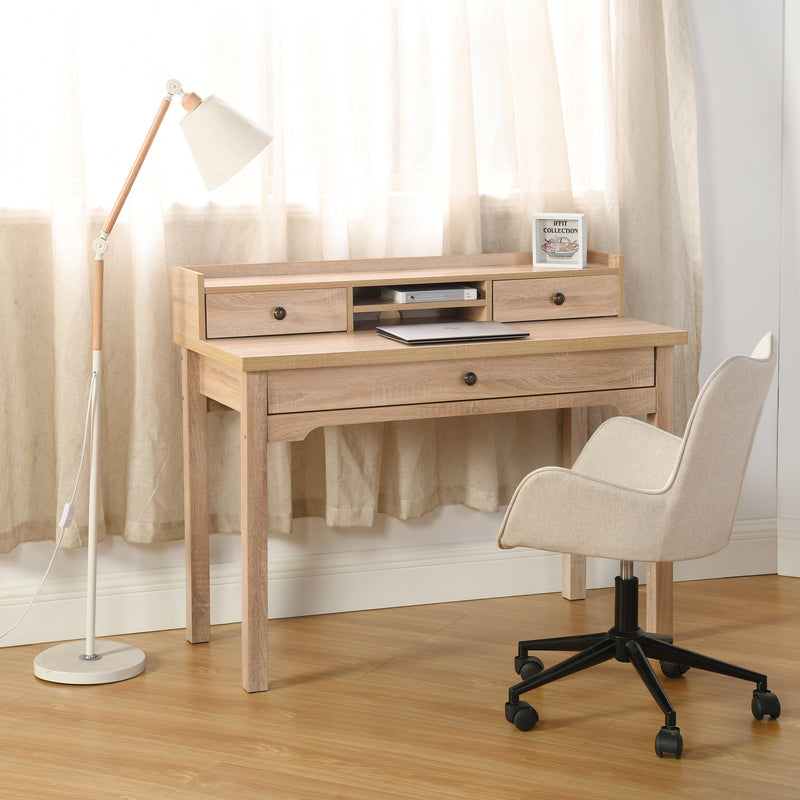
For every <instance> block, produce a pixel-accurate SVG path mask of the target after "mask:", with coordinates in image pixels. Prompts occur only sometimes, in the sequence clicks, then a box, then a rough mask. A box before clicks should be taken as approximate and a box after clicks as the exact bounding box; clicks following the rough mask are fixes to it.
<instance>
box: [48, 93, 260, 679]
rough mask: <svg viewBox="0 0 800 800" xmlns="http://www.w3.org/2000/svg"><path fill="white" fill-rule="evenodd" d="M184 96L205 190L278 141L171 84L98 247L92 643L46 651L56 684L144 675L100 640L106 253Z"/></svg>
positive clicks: (139, 664) (130, 652)
mask: <svg viewBox="0 0 800 800" xmlns="http://www.w3.org/2000/svg"><path fill="white" fill-rule="evenodd" d="M176 94H177V95H180V96H181V97H182V98H183V99H182V101H181V104H182V105H183V107H184V108H185V109H186V111H188V112H189V113H188V114H187V115H186V117H184V119H183V120H181V128H182V129H183V132H184V135H185V136H186V139H187V142H188V144H189V148H190V149H191V151H192V155H193V156H194V159H195V162H196V163H197V167H198V169H199V170H200V174H201V175H202V177H203V180H204V182H205V184H206V187H207V188H208V189H209V190H210V189H214V188H216V187H217V186H220V185H221V184H222V183H224V182H225V181H227V180H228V179H229V178H231V177H232V176H233V175H235V174H236V173H237V172H238V171H239V170H240V169H241V168H242V167H243V166H244V165H245V164H247V163H248V162H249V161H251V160H252V159H253V158H255V156H256V155H258V153H260V152H261V151H262V150H263V149H264V148H265V147H266V146H267V145H268V144H269V143H270V141H272V137H271V136H270V135H269V134H268V133H266V132H265V131H263V130H261V128H259V127H258V126H257V125H255V124H254V123H253V122H251V121H250V120H248V119H246V118H245V117H243V116H241V115H240V114H239V113H238V112H236V111H234V109H232V108H231V107H230V106H228V105H226V104H225V103H223V102H222V101H221V100H219V99H217V98H216V97H214V95H211V96H209V97H208V98H206V100H204V101H203V100H201V99H200V97H198V96H197V95H196V94H194V93H190V94H186V93H185V92H184V91H183V89H182V88H181V84H180V82H179V81H176V80H171V81H169V82H168V83H167V96H166V97H165V98H164V99H163V100H162V101H161V105H160V106H159V109H158V112H157V113H156V116H155V119H154V120H153V124H152V125H151V126H150V130H149V131H148V132H147V136H146V138H145V140H144V143H143V144H142V147H141V149H140V150H139V154H138V156H137V157H136V161H135V162H134V164H133V167H132V168H131V171H130V173H129V174H128V177H127V179H126V180H125V184H124V185H123V187H122V191H120V193H119V196H118V197H117V201H116V203H114V207H113V208H112V209H111V212H110V214H109V215H108V218H107V219H106V222H105V225H104V226H103V230H102V231H101V233H100V236H99V237H98V238H97V239H96V240H95V242H94V244H93V248H94V252H95V261H94V265H95V269H94V322H93V330H92V381H91V389H90V399H89V403H90V408H91V421H92V427H91V436H92V447H91V455H90V471H89V534H88V567H87V578H86V640H85V642H84V643H81V642H67V643H65V644H60V645H56V646H55V647H51V648H48V649H47V650H45V651H44V652H42V653H40V654H39V655H38V656H37V657H36V658H35V659H34V662H33V671H34V674H35V675H36V677H38V678H42V679H43V680H47V681H52V682H54V683H69V684H99V683H113V682H114V681H123V680H127V679H128V678H133V677H134V676H136V675H138V674H139V673H141V672H142V670H144V666H145V654H144V653H143V652H142V651H141V650H140V649H139V648H138V647H133V646H131V645H127V644H120V643H118V642H109V641H100V642H98V641H96V640H95V612H96V606H97V522H98V513H99V497H100V494H99V478H100V455H99V450H100V408H101V402H100V398H101V388H102V366H103V268H104V257H105V253H106V251H107V250H108V237H109V235H110V234H111V231H112V230H113V228H114V225H115V223H116V221H117V217H119V214H120V211H121V210H122V206H123V205H124V204H125V201H126V200H127V198H128V194H129V193H130V191H131V188H132V187H133V183H134V181H135V180H136V177H137V175H138V174H139V170H140V169H141V167H142V164H143V163H144V160H145V158H146V156H147V153H148V151H149V150H150V146H151V145H152V144H153V140H154V139H155V137H156V134H157V133H158V129H159V128H160V127H161V122H162V121H163V119H164V116H165V115H166V113H167V111H168V110H169V107H170V103H171V102H172V98H173V97H174V96H175V95H176Z"/></svg>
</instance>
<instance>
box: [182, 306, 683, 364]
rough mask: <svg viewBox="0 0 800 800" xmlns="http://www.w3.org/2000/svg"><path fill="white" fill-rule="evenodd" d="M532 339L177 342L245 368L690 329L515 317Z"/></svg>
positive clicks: (336, 336) (605, 346) (557, 348)
mask: <svg viewBox="0 0 800 800" xmlns="http://www.w3.org/2000/svg"><path fill="white" fill-rule="evenodd" d="M514 326H515V327H518V328H522V329H524V330H527V331H529V332H530V337H529V338H527V339H518V340H514V341H499V342H498V341H495V342H461V343H443V344H431V345H406V344H402V343H401V342H395V341H392V340H391V339H387V338H386V337H384V336H381V335H380V334H378V333H376V332H375V330H374V329H369V330H357V331H354V332H351V333H347V332H336V333H307V334H292V335H281V336H256V337H249V338H239V339H216V340H214V341H201V340H198V339H193V338H190V337H187V336H184V335H182V334H179V333H176V335H175V341H176V343H177V344H179V345H181V346H183V347H186V348H188V349H189V350H193V351H195V352H197V353H199V354H201V355H204V356H206V357H208V358H211V359H213V360H214V361H219V362H221V363H224V364H227V365H229V366H231V367H234V368H236V369H238V370H241V371H243V372H253V371H255V372H259V371H265V370H275V369H310V368H314V367H332V366H347V365H354V364H392V363H398V364H399V363H410V362H418V361H444V360H447V359H453V358H479V357H481V358H482V357H493V356H513V355H533V354H537V353H569V352H585V351H592V350H616V349H621V348H633V347H658V346H667V345H680V344H686V343H687V341H688V335H687V332H686V331H683V330H680V329H678V328H670V327H668V326H666V325H659V324H657V323H654V322H646V321H644V320H639V319H634V318H631V317H596V318H591V319H568V320H546V321H540V322H515V323H514Z"/></svg>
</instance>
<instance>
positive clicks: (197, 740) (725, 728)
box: [0, 576, 800, 800]
mask: <svg viewBox="0 0 800 800" xmlns="http://www.w3.org/2000/svg"><path fill="white" fill-rule="evenodd" d="M675 594H676V615H675V620H676V630H677V631H678V632H679V635H678V636H677V637H676V641H677V642H678V643H679V644H681V645H683V646H686V647H690V648H694V649H699V650H702V651H704V652H706V653H708V654H709V655H714V656H716V657H719V658H722V659H725V660H729V661H736V662H739V663H744V664H745V665H746V666H749V667H751V668H753V669H757V670H761V671H764V672H766V673H767V674H768V675H769V684H770V688H771V689H772V690H773V691H775V692H776V693H777V694H778V695H779V697H780V699H781V703H782V706H783V714H782V716H781V718H780V719H779V720H777V721H766V720H765V721H762V722H757V721H756V720H754V719H753V717H752V715H751V712H750V697H751V685H750V684H746V683H744V682H740V681H737V680H735V679H732V678H726V677H721V676H714V675H708V674H705V673H700V672H697V671H695V670H692V671H690V672H689V674H688V675H686V676H685V677H683V678H680V679H677V680H672V681H666V679H665V682H666V683H667V691H668V693H669V694H670V697H671V699H672V701H673V703H674V705H675V706H676V708H677V711H678V724H679V725H680V727H681V730H682V733H683V737H684V742H685V749H684V756H683V758H682V759H681V760H680V761H676V760H674V759H668V758H664V759H659V758H657V757H656V755H655V753H654V750H653V741H654V738H655V734H656V732H657V731H658V729H659V728H660V726H661V725H662V724H663V716H662V714H661V713H660V711H659V710H658V708H657V707H656V705H655V703H654V702H653V701H652V699H651V698H650V695H649V694H648V693H647V691H646V690H645V688H644V687H643V686H642V685H641V683H640V682H639V679H638V677H637V676H636V675H635V673H634V671H633V669H632V668H631V666H630V665H627V664H619V663H617V662H615V661H612V662H610V663H607V664H603V665H601V666H598V667H595V668H593V669H591V670H589V671H586V672H584V673H582V674H581V675H578V676H573V677H572V678H569V679H567V680H564V681H561V682H556V683H553V684H550V685H548V686H545V687H541V688H540V689H538V690H536V691H535V692H533V693H531V694H530V695H528V696H527V699H529V700H531V701H532V703H533V705H535V707H536V708H537V710H538V711H539V714H540V717H541V719H540V722H539V724H538V725H537V726H536V728H534V730H532V731H530V732H528V733H522V732H520V731H518V730H516V728H514V727H513V726H512V725H509V724H508V723H507V722H506V721H505V719H504V713H503V708H504V703H505V700H506V697H507V689H508V686H509V685H510V684H511V683H515V682H516V680H517V679H516V676H515V675H514V672H513V657H514V655H515V651H516V641H517V640H518V639H520V638H527V637H533V636H549V635H561V634H564V633H568V632H575V633H578V632H590V631H595V630H604V629H607V628H608V627H610V624H611V615H612V601H613V595H612V592H611V590H606V589H603V590H596V591H592V592H590V593H589V599H588V600H587V601H586V602H576V603H569V602H567V601H565V600H562V599H561V598H560V597H559V596H557V595H535V596H531V597H518V598H506V599H498V600H480V601H471V602H464V603H450V604H444V605H434V606H423V607H415V608H400V609H388V610H379V611H366V612H359V613H353V614H339V615H331V616H321V617H308V618H301V619H288V620H276V621H274V623H273V624H272V627H271V629H270V645H271V653H270V667H271V671H272V688H271V690H270V691H269V692H267V693H263V694H256V695H247V694H246V693H244V692H243V691H242V690H241V689H240V688H239V641H240V640H239V626H238V625H229V626H224V627H218V628H215V629H214V631H213V641H212V643H211V644H210V645H209V644H207V645H189V644H187V643H186V642H185V641H184V635H183V632H182V631H166V632H160V633H152V634H140V635H137V636H127V637H116V639H117V640H119V641H122V640H124V641H129V642H131V643H135V644H136V645H137V646H139V647H141V648H142V649H143V650H144V651H145V652H146V653H147V657H148V662H147V670H146V672H145V673H144V674H143V675H141V676H139V677H137V678H134V679H132V680H129V681H126V682H123V683H118V684H111V685H107V686H94V687H73V686H60V685H56V684H49V683H46V682H43V681H39V680H38V679H37V678H35V677H34V676H33V669H32V660H33V657H34V656H35V655H36V653H38V652H39V651H40V650H42V649H43V647H42V646H28V647H17V648H7V649H5V650H0V664H2V678H3V680H2V685H0V715H1V716H0V719H2V723H1V724H0V740H1V742H2V743H1V744H0V798H14V800H20V798H34V799H35V798H67V797H68V798H79V797H85V798H98V799H99V800H122V798H125V799H126V800H154V798H192V799H193V800H212V798H213V800H225V799H226V798H235V799H236V800H249V799H250V798H258V800H263V799H264V798H266V800H323V798H324V799H325V800H334V798H337V799H341V800H367V799H368V800H399V799H400V798H404V799H408V800H411V799H412V798H413V800H417V799H419V800H455V799H456V798H458V800H465V799H466V800H473V799H474V800H523V799H525V800H530V799H531V798H537V800H571V799H572V798H576V799H577V798H580V800H601V798H602V799H603V800H606V799H609V800H610V799H611V798H614V799H616V798H637V800H642V798H645V799H647V798H655V797H658V798H704V800H707V799H708V798H725V799H726V800H728V798H737V799H738V798H758V799H759V800H770V799H771V798H797V797H800V637H799V636H798V629H800V580H797V579H792V578H778V577H776V576H763V577H750V578H732V579H725V580H715V581H700V582H692V583H680V584H677V586H676V592H675ZM545 660H546V663H552V660H553V654H549V655H548V654H545ZM534 695H535V699H534V697H533V696H534Z"/></svg>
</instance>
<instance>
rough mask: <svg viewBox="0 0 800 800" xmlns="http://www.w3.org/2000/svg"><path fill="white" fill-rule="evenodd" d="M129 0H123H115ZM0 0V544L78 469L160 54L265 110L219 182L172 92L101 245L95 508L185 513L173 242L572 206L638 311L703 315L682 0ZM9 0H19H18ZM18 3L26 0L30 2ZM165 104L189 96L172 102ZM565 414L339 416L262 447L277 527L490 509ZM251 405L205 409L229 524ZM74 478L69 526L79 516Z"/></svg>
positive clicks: (394, 250)
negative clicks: (236, 165)
mask: <svg viewBox="0 0 800 800" xmlns="http://www.w3.org/2000/svg"><path fill="white" fill-rule="evenodd" d="M126 5H128V4H126ZM14 6H15V8H14V9H13V10H11V11H9V10H8V9H6V8H5V7H4V10H3V12H2V15H3V20H2V24H1V25H0V70H2V74H3V75H4V76H6V79H5V81H4V93H5V95H6V98H5V100H6V102H5V103H4V106H5V107H6V108H7V109H8V108H14V109H15V110H16V111H15V113H14V114H4V115H2V116H1V117H0V174H2V181H0V281H2V287H3V289H2V292H0V342H2V362H0V366H1V368H2V374H0V391H1V392H2V412H1V413H0V463H2V464H3V469H2V471H0V487H2V497H3V503H2V504H0V551H2V552H8V551H9V550H11V549H12V548H14V547H15V546H16V545H17V544H19V543H20V542H23V541H31V540H39V539H45V538H51V537H52V536H53V531H54V527H55V521H56V519H57V517H58V516H59V512H60V508H61V506H62V504H63V503H64V501H65V500H67V499H69V497H70V496H71V494H72V489H73V484H74V482H75V477H76V474H77V469H78V460H79V455H80V450H81V441H82V437H83V420H84V413H85V405H86V401H87V396H88V389H89V376H90V370H91V366H90V352H91V344H90V341H91V330H90V328H91V320H90V317H91V308H90V306H91V301H90V283H91V271H92V257H91V253H90V242H91V241H92V240H93V239H94V238H95V236H96V235H97V233H98V232H99V230H100V227H101V225H102V221H103V219H104V217H105V215H106V213H107V210H108V208H109V206H110V204H111V203H112V202H113V200H114V198H115V197H116V193H117V191H118V189H119V187H120V186H121V184H122V181H123V179H124V176H125V174H126V173H127V170H128V168H129V166H130V163H132V160H133V157H134V155H135V153H136V151H137V149H138V147H139V144H140V143H141V140H142V139H143V138H144V133H145V131H146V127H147V125H149V122H150V120H151V119H152V117H153V114H154V113H155V110H156V108H157V106H158V103H159V102H160V99H161V97H162V96H163V92H164V89H163V87H164V83H165V82H166V80H167V79H168V78H172V77H175V78H178V79H180V80H181V81H182V82H183V84H184V86H185V87H186V88H187V89H189V90H192V91H196V92H198V93H200V94H201V95H204V94H209V93H212V92H213V93H216V94H218V95H219V96H221V97H224V98H225V99H226V100H227V102H229V103H230V104H232V105H234V106H235V107H237V108H239V109H242V110H244V111H246V112H247V113H248V114H249V115H250V116H252V117H253V118H255V119H256V120H258V121H259V122H261V123H262V124H263V125H264V126H265V127H267V128H268V129H269V130H270V131H271V132H272V133H273V135H274V136H275V140H274V142H273V144H272V145H271V147H270V148H269V149H268V150H267V152H266V154H265V155H264V156H263V157H262V159H261V160H260V162H259V163H257V164H255V165H251V167H250V168H249V169H248V170H246V171H245V172H244V173H242V174H241V175H240V176H237V178H236V179H234V181H232V182H231V183H230V184H227V185H226V186H225V187H223V188H222V189H220V190H218V191H217V192H215V193H214V194H213V195H210V196H208V197H207V196H206V195H205V192H204V189H203V187H202V184H201V182H200V179H199V177H197V176H196V175H195V173H194V168H193V165H192V164H191V162H190V159H189V156H188V153H187V152H186V151H185V148H184V146H183V144H182V142H181V141H180V133H179V132H178V125H177V124H176V123H177V119H178V118H179V116H180V114H181V113H182V112H181V111H180V109H178V108H177V107H176V108H175V109H172V110H171V111H170V112H169V113H170V116H168V118H167V120H166V121H165V123H164V126H163V128H162V131H161V133H160V134H159V138H158V139H157V140H156V144H155V146H154V148H153V151H152V152H151V154H150V156H149V158H148V161H147V162H146V164H145V167H144V169H143V171H142V173H141V175H140V177H139V179H138V181H137V184H136V186H135V187H134V191H133V193H132V194H131V197H130V198H129V200H128V203H127V205H126V208H125V211H124V212H123V215H122V217H121V218H120V221H119V223H118V224H117V227H116V228H115V231H114V235H113V237H112V239H111V245H112V247H111V251H110V252H109V254H108V255H107V256H106V304H107V305H106V323H105V341H104V349H105V378H104V409H105V411H104V438H103V450H102V459H103V473H102V475H103V478H102V493H103V500H104V503H103V506H104V519H105V529H106V531H107V532H108V533H113V534H121V535H123V536H125V538H126V539H128V540H130V541H135V542H154V541H163V540H168V539H174V538H179V537H181V536H182V533H183V508H182V467H181V424H180V380H179V357H178V353H177V352H176V348H175V347H174V345H173V344H172V341H171V330H172V326H171V309H170V304H171V300H170V268H171V266H172V265H174V264H208V263H236V262H246V261H283V260H307V259H340V258H368V257H379V256H409V255H430V254H440V253H459V252H462V253H468V252H480V251H484V252H492V251H515V250H529V249H530V247H531V215H532V214H533V213H534V212H537V211H585V212H586V213H587V214H588V220H589V242H590V247H592V248H593V249H598V250H608V251H612V252H620V253H623V254H624V255H625V257H626V286H627V313H628V314H629V315H632V316H642V317H645V318H648V319H652V320H656V321H660V322H664V323H667V324H671V325H675V326H680V327H685V328H687V329H688V330H689V331H690V344H689V346H688V347H687V348H684V349H683V350H682V351H681V353H680V356H679V359H678V366H677V385H678V387H679V397H678V399H677V409H678V410H677V417H678V424H679V425H682V423H683V420H684V419H685V415H686V410H687V409H688V408H689V407H690V405H691V402H692V400H693V398H694V395H695V393H696V390H697V384H696V375H697V364H698V359H699V341H700V335H699V334H700V322H701V320H700V309H701V296H700V291H701V289H700V251H699V242H700V235H699V214H698V187H697V165H696V144H695V140H696V111H695V93H694V78H693V70H692V59H691V52H690V45H689V36H688V26H687V17H686V10H685V4H684V2H683V0H661V2H658V0H641V2H636V0H563V1H562V2H556V0H553V2H549V3H548V2H545V0H538V1H537V0H518V1H515V0H441V1H440V2H434V1H433V0H429V1H428V2H425V1H424V0H402V1H400V0H394V1H391V0H364V1H363V2H356V1H355V0H350V1H349V2H348V1H344V2H339V3H330V2H311V0H287V1H286V2H280V0H275V2H267V1H266V0H264V1H263V2H256V1H255V0H250V2H244V1H243V0H240V1H239V2H237V3H235V4H231V5H226V4H222V3H218V2H216V1H215V2H202V1H198V0H194V1H193V2H177V1H176V0H169V1H168V2H164V0H158V2H151V1H150V0H143V1H142V2H139V3H137V4H135V8H131V9H130V10H127V11H120V10H119V9H118V7H117V5H115V4H108V3H95V2H91V1H90V0H83V1H82V2H69V0H59V2H43V1H42V0H27V2H26V3H24V4H14ZM16 6H19V8H17V7H16ZM23 6H24V7H23ZM175 105H176V106H177V104H175ZM555 422H556V420H555V415H554V414H553V413H542V414H520V415H508V416H498V417H481V418H473V419H470V420H468V421H466V420H441V421H423V422H415V423H403V424H399V423H398V424H380V425H364V426H353V427H346V428H345V427H342V428H329V429H325V430H319V431H315V432H314V433H312V434H311V435H310V436H309V437H308V439H307V440H306V441H305V442H302V443H294V444H291V445H285V444H280V445H275V446H272V447H271V448H270V454H269V456H270V487H271V492H272V494H271V499H270V519H269V521H268V522H269V526H270V529H271V530H274V531H283V532H286V531H288V530H290V529H291V524H292V519H293V517H297V516H303V515H320V516H324V517H325V518H326V520H327V522H328V523H329V524H330V525H334V526H361V525H370V524H371V523H372V522H373V520H374V518H375V515H376V514H377V513H378V512H385V513H388V514H392V515H396V516H398V517H402V518H407V517H413V516H418V515H421V514H423V513H425V512H426V511H429V510H431V509H433V508H435V507H436V506H438V505H440V504H445V503H466V504H468V505H470V506H474V507H477V508H481V509H496V508H497V507H498V506H500V505H502V504H504V503H505V502H507V500H508V497H509V496H510V493H511V491H512V490H513V488H514V487H515V486H516V484H517V482H518V481H519V480H520V478H521V477H522V475H523V474H525V473H526V472H527V471H529V470H530V469H532V468H534V467H537V466H540V465H543V464H547V463H554V462H556V461H557V459H558V452H559V445H560V443H559V438H558V436H559V435H558V431H557V425H556V424H555ZM237 428H238V418H237V416H236V415H235V414H225V413H214V414H212V420H211V436H212V437H213V438H212V441H213V443H214V446H213V450H212V452H213V454H214V455H213V458H214V459H215V461H213V462H212V463H211V464H210V470H211V475H212V480H213V492H212V496H213V501H212V514H213V518H212V530H215V531H220V532H222V531H236V530H238V526H239V519H238V492H239V485H238V457H237V444H236V442H237V439H238V435H237ZM87 482H88V481H87V480H86V476H84V478H83V479H82V481H81V483H80V484H79V492H78V509H79V511H78V515H77V518H76V522H75V523H73V526H72V528H71V530H70V531H69V536H68V539H69V543H71V544H77V543H78V542H79V541H80V536H81V534H82V533H83V532H84V530H85V526H86V518H85V516H86V515H85V508H86V493H87V490H86V486H85V484H86V483H87Z"/></svg>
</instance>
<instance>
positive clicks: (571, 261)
mask: <svg viewBox="0 0 800 800" xmlns="http://www.w3.org/2000/svg"><path fill="white" fill-rule="evenodd" d="M586 238H587V237H586V214H573V213H566V212H561V213H550V214H534V215H533V265H534V267H547V268H549V269H583V268H584V267H585V266H586Z"/></svg>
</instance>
